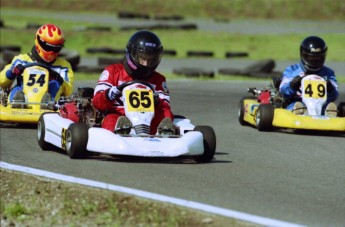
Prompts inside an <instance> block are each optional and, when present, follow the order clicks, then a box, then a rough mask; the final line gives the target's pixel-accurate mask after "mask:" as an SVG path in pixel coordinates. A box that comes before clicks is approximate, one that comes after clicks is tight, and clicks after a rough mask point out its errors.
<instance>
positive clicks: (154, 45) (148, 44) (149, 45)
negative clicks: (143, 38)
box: [145, 43, 157, 47]
mask: <svg viewBox="0 0 345 227" xmlns="http://www.w3.org/2000/svg"><path fill="white" fill-rule="evenodd" d="M145 46H148V47H156V46H157V44H155V43H145Z"/></svg>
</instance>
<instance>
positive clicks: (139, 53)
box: [92, 31, 175, 135]
mask: <svg viewBox="0 0 345 227" xmlns="http://www.w3.org/2000/svg"><path fill="white" fill-rule="evenodd" d="M162 52H163V46H162V44H161V42H160V39H159V38H158V36H157V35H155V34H154V33H152V32H150V31H138V32H136V33H134V34H133V35H132V37H131V38H130V39H129V41H128V44H127V48H126V55H125V58H124V61H123V63H118V64H112V65H109V66H107V67H106V68H105V70H104V71H103V72H102V74H101V76H100V78H99V79H98V82H97V85H96V87H95V92H94V97H93V99H92V104H93V106H94V107H95V108H96V109H97V110H99V111H100V112H103V113H105V114H106V115H105V117H104V119H103V121H102V125H101V126H102V128H105V129H108V130H110V131H112V132H114V133H117V134H129V132H130V130H131V127H132V123H131V122H130V120H129V119H128V118H127V117H126V116H125V111H124V106H123V102H122V101H121V99H120V97H121V91H120V90H119V89H118V86H119V85H121V84H123V83H125V82H128V81H132V80H136V79H137V80H144V81H146V82H148V83H150V84H151V85H153V87H154V94H155V95H154V96H155V98H154V99H155V115H154V118H153V119H152V122H151V127H150V134H151V135H154V134H156V133H157V130H158V134H162V135H171V134H174V133H175V130H174V125H173V123H172V122H173V114H172V112H171V108H170V96H169V90H168V88H167V84H166V78H165V77H164V76H163V75H161V74H160V73H158V72H156V71H155V69H156V68H157V66H158V65H159V63H160V60H161V57H162Z"/></svg>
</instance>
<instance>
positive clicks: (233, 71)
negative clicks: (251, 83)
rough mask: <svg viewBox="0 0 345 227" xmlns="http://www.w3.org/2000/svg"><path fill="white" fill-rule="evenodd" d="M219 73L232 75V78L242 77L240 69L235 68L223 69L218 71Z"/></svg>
mask: <svg viewBox="0 0 345 227" xmlns="http://www.w3.org/2000/svg"><path fill="white" fill-rule="evenodd" d="M218 73H219V74H222V75H230V76H240V75H241V74H242V72H241V70H240V69H234V68H222V69H219V70H218Z"/></svg>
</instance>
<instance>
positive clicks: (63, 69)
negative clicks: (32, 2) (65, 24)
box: [0, 24, 74, 102]
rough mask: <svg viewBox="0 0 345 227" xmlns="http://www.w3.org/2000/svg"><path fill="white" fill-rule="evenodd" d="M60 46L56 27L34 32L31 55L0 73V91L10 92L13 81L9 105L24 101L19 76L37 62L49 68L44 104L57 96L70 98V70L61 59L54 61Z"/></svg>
mask: <svg viewBox="0 0 345 227" xmlns="http://www.w3.org/2000/svg"><path fill="white" fill-rule="evenodd" d="M64 42H65V38H64V34H63V32H62V30H61V29H60V28H59V27H58V26H56V25H53V24H45V25H43V26H41V27H40V28H39V29H38V30H37V32H36V35H35V45H34V46H33V48H32V50H31V52H30V53H27V54H19V55H17V56H15V57H14V58H13V59H12V62H11V63H10V64H8V65H6V66H5V68H4V69H3V70H2V71H1V74H0V87H1V88H2V89H6V88H11V87H12V84H13V82H14V81H15V80H16V82H17V83H16V84H15V86H14V87H13V88H12V90H11V92H10V95H9V98H10V101H12V100H15V101H19V102H24V101H25V95H24V93H23V78H22V77H20V76H19V75H21V74H22V73H23V71H24V66H25V65H26V64H28V63H30V62H39V63H43V64H45V65H47V66H49V67H50V70H49V83H48V93H47V95H46V96H45V97H44V99H45V100H44V101H53V100H56V99H58V98H59V97H60V95H64V96H68V95H71V94H72V92H73V82H74V75H73V70H72V67H71V65H70V63H69V62H67V61H66V60H65V59H63V58H60V57H58V54H59V53H60V51H61V49H62V48H63V46H64ZM49 99H50V100H49Z"/></svg>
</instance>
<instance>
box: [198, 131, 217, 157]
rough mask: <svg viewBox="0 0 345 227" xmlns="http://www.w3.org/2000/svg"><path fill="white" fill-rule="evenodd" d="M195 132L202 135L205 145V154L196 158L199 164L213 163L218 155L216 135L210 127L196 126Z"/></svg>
mask: <svg viewBox="0 0 345 227" xmlns="http://www.w3.org/2000/svg"><path fill="white" fill-rule="evenodd" d="M194 131H198V132H201V133H202V136H203V143H204V153H203V154H202V155H200V156H197V157H196V158H195V161H197V162H203V163H207V162H211V161H212V159H213V157H214V154H215V153H216V134H215V132H214V130H213V128H212V127H210V126H196V127H195V128H194Z"/></svg>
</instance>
